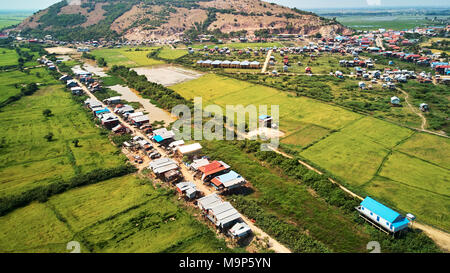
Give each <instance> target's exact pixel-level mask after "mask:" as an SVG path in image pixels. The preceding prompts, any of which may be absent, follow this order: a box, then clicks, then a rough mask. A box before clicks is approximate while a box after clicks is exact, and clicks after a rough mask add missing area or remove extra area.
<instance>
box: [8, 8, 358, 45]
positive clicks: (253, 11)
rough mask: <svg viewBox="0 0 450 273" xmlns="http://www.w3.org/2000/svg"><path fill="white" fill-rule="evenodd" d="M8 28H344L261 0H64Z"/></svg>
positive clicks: (156, 31)
mask: <svg viewBox="0 0 450 273" xmlns="http://www.w3.org/2000/svg"><path fill="white" fill-rule="evenodd" d="M13 31H21V32H22V33H25V34H32V35H33V36H35V37H38V36H44V35H46V34H51V35H53V36H55V37H57V38H59V39H61V40H88V39H100V38H106V39H108V38H120V37H123V38H126V39H128V40H140V41H145V40H147V41H148V40H154V39H179V38H182V37H183V36H190V37H195V36H197V35H198V34H214V35H215V36H216V37H224V38H226V37H230V36H234V37H238V36H240V35H242V34H247V35H250V36H253V35H256V36H260V37H264V36H267V35H269V34H272V33H291V34H309V35H315V34H317V33H320V34H321V35H323V36H327V35H330V34H336V33H342V34H347V33H349V32H350V30H349V29H347V28H345V27H344V26H342V25H340V24H339V23H337V22H335V21H332V20H327V19H325V18H321V17H318V16H317V15H315V14H313V13H309V12H304V11H301V10H298V9H290V8H287V7H283V6H279V5H276V4H271V3H267V2H263V1H260V0H67V1H62V2H59V3H57V4H54V5H52V6H50V7H49V8H47V9H45V10H41V11H39V12H36V13H35V14H34V15H33V16H31V17H29V18H27V19H26V20H25V21H23V22H22V23H21V24H20V25H19V26H17V27H16V28H15V29H13Z"/></svg>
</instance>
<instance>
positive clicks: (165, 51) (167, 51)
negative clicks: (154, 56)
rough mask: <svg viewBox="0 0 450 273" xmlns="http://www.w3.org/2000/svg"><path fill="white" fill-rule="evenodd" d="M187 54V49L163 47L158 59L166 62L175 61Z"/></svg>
mask: <svg viewBox="0 0 450 273" xmlns="http://www.w3.org/2000/svg"><path fill="white" fill-rule="evenodd" d="M186 54H188V51H187V50H186V49H172V48H170V47H163V48H162V49H161V50H160V51H159V53H158V57H159V58H162V59H166V60H175V59H178V58H180V57H183V56H184V55H186Z"/></svg>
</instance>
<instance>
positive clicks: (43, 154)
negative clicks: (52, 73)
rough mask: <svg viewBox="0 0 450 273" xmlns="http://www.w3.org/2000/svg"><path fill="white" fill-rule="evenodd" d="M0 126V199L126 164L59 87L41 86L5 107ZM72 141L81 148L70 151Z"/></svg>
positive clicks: (81, 110) (87, 116)
mask: <svg viewBox="0 0 450 273" xmlns="http://www.w3.org/2000/svg"><path fill="white" fill-rule="evenodd" d="M24 78H26V77H24ZM45 109H49V110H51V111H52V115H51V116H50V117H45V116H44V115H43V114H42V113H43V111H44V110H45ZM0 124H1V127H2V130H1V132H0V141H1V148H0V150H1V153H0V165H1V167H0V174H1V175H0V197H6V196H9V195H18V194H21V193H23V192H24V191H27V190H31V189H34V188H36V187H39V186H43V185H48V184H50V183H52V182H60V181H62V180H66V179H69V178H72V177H74V176H75V175H78V174H85V173H88V172H92V171H94V170H97V169H108V168H114V167H118V166H122V165H123V164H124V162H125V157H124V156H123V155H121V153H120V151H119V150H118V149H117V148H115V147H114V146H113V145H112V144H111V143H110V142H109V140H108V138H107V137H106V136H105V135H102V134H101V131H100V130H99V129H98V128H96V127H95V126H94V125H93V121H92V120H91V119H90V118H89V115H88V114H87V113H86V112H85V110H83V109H82V108H81V106H80V105H79V104H78V103H76V102H74V101H73V100H72V99H71V98H70V94H69V92H64V91H63V88H62V86H61V85H50V86H43V87H41V90H39V91H38V92H37V93H35V94H34V95H32V96H25V97H23V98H21V99H20V100H19V101H17V102H14V103H12V104H10V105H7V106H5V107H4V108H2V109H1V112H0ZM48 133H53V135H54V136H53V140H52V141H50V142H49V141H47V140H46V139H45V138H44V136H45V135H47V134H48ZM75 139H78V140H79V144H80V145H79V146H80V147H74V144H73V143H72V141H73V140H75Z"/></svg>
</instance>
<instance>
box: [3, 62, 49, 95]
mask: <svg viewBox="0 0 450 273" xmlns="http://www.w3.org/2000/svg"><path fill="white" fill-rule="evenodd" d="M30 83H37V84H39V85H40V86H46V85H50V84H55V83H57V81H56V80H55V79H54V78H53V77H52V76H51V75H50V74H49V73H48V72H47V70H45V69H44V68H33V69H30V70H29V74H27V73H26V72H21V71H18V70H13V71H9V72H1V74H0V103H1V102H4V101H5V100H7V99H8V98H9V97H11V96H15V95H18V94H19V93H20V89H21V88H22V86H23V85H24V84H30Z"/></svg>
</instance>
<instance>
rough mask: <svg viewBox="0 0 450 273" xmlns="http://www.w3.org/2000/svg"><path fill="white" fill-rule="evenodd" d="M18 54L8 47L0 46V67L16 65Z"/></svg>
mask: <svg viewBox="0 0 450 273" xmlns="http://www.w3.org/2000/svg"><path fill="white" fill-rule="evenodd" d="M18 59H19V55H18V54H17V52H16V51H15V50H12V49H8V48H0V67H2V66H11V65H17V64H19V62H18Z"/></svg>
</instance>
